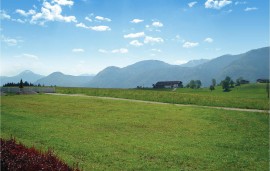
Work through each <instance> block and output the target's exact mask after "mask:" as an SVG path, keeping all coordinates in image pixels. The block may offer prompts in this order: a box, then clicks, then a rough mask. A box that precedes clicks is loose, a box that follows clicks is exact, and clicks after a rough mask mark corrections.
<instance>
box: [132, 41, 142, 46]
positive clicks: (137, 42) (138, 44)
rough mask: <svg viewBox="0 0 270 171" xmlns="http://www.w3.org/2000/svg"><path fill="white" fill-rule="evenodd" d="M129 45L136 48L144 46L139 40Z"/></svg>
mask: <svg viewBox="0 0 270 171" xmlns="http://www.w3.org/2000/svg"><path fill="white" fill-rule="evenodd" d="M129 44H130V45H133V46H136V47H139V46H143V43H141V42H139V41H138V40H132V41H131V42H129Z"/></svg>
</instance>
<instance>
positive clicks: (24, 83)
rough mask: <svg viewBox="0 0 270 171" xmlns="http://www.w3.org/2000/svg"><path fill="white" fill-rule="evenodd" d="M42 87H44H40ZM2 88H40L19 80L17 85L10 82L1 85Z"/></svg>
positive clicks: (38, 85)
mask: <svg viewBox="0 0 270 171" xmlns="http://www.w3.org/2000/svg"><path fill="white" fill-rule="evenodd" d="M42 86H43V87H44V85H42ZM3 87H19V88H23V87H41V85H40V84H37V85H36V84H33V83H30V82H27V81H24V82H23V80H22V79H21V81H20V82H18V83H13V82H10V83H6V84H4V85H3Z"/></svg>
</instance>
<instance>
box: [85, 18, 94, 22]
mask: <svg viewBox="0 0 270 171" xmlns="http://www.w3.org/2000/svg"><path fill="white" fill-rule="evenodd" d="M84 19H85V20H87V21H89V22H92V21H93V20H92V19H91V18H89V17H85V18H84Z"/></svg>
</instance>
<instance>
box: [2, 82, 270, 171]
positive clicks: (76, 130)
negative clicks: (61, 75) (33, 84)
mask: <svg viewBox="0 0 270 171" xmlns="http://www.w3.org/2000/svg"><path fill="white" fill-rule="evenodd" d="M248 89H251V88H250V87H249V88H248ZM57 91H58V92H62V93H85V94H88V95H98V96H112V97H123V96H124V95H123V94H121V92H122V91H124V93H130V95H133V97H132V98H135V99H137V98H140V97H141V96H142V95H145V99H143V100H151V99H150V98H151V95H154V94H158V93H157V92H158V91H153V92H152V91H150V90H117V89H116V90H113V91H110V92H109V90H107V89H104V90H102V89H79V88H78V89H75V88H74V89H72V88H58V89H57ZM186 91H191V90H188V89H187V90H184V89H179V90H177V91H176V92H168V91H159V92H160V93H161V94H158V95H156V96H154V97H152V98H154V99H155V98H157V100H154V101H165V102H167V101H166V99H169V98H165V97H166V95H165V94H166V93H167V96H173V97H174V98H175V99H176V97H178V96H180V98H179V99H182V98H183V97H184V95H185V96H187V97H188V98H190V99H192V98H195V97H196V98H199V97H203V98H209V97H211V98H213V99H220V98H221V100H220V101H221V102H216V104H215V105H220V104H224V105H230V104H232V102H231V101H229V102H222V100H229V99H230V97H231V99H234V98H236V99H238V100H239V101H241V102H246V101H244V99H245V98H246V99H248V100H247V102H249V101H250V103H248V105H247V108H253V107H254V106H256V104H254V106H251V103H252V102H253V103H255V102H263V103H267V102H266V101H267V99H266V98H265V97H264V96H263V92H261V94H260V93H259V94H257V93H255V94H256V96H255V95H254V96H251V97H248V95H246V94H245V92H244V90H241V91H243V92H237V91H235V90H233V91H232V92H229V93H231V94H233V95H232V96H229V95H227V94H222V93H220V92H218V91H216V90H215V91H213V92H207V93H206V92H203V91H206V90H198V92H195V90H194V92H186ZM260 91H263V90H254V92H260ZM95 93H96V94H95ZM109 93H111V95H110V94H109ZM117 93H119V94H120V95H118V96H116V95H117ZM163 93H165V94H163ZM209 93H211V96H210V95H209ZM108 94H109V95H108ZM187 94H188V95H187ZM159 97H164V99H162V100H161V99H159ZM124 98H125V96H124ZM141 98H142V97H141ZM213 99H208V100H213ZM200 100H201V99H197V101H200ZM252 100H254V101H252ZM191 101H192V100H191ZM201 101H204V100H201ZM205 101H206V100H205ZM213 101H215V100H213ZM168 102H170V103H172V102H179V103H180V101H177V100H175V101H168ZM186 103H188V100H186ZM203 104H204V103H203ZM239 104H240V103H239ZM239 104H238V105H239ZM205 105H206V104H205ZM257 106H259V105H258V104H257ZM236 107H239V106H236ZM242 107H245V106H242ZM257 108H259V109H266V108H267V107H266V104H265V106H263V105H262V106H260V107H257ZM268 124H269V115H268V113H253V112H239V111H226V110H221V109H209V108H201V107H180V106H175V105H172V104H165V105H161V104H149V103H138V102H129V101H118V100H109V99H99V98H95V97H87V96H84V97H70V96H52V95H46V94H41V95H9V96H2V97H1V137H2V138H5V139H7V138H9V137H10V136H11V135H12V136H14V137H16V139H17V140H18V141H20V142H22V143H24V144H26V145H27V146H33V145H34V146H35V147H37V148H39V149H42V150H46V149H48V148H53V149H54V151H55V153H56V154H57V155H58V156H60V158H62V159H63V160H64V161H66V162H67V163H69V164H70V165H72V164H73V163H78V164H79V167H80V168H82V169H83V170H178V171H179V170H185V171H188V170H237V171H238V170H268V169H269V153H268V150H269V126H268Z"/></svg>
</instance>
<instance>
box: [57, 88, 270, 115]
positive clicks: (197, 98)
mask: <svg viewBox="0 0 270 171" xmlns="http://www.w3.org/2000/svg"><path fill="white" fill-rule="evenodd" d="M265 87H266V86H265V84H248V85H241V86H238V87H235V88H233V89H232V90H231V91H230V92H223V91H222V89H221V87H220V86H217V87H216V90H214V91H212V92H211V91H210V90H209V89H208V88H201V89H195V90H194V89H190V88H179V89H177V90H176V91H171V89H164V90H155V89H150V90H144V89H98V88H62V87H57V88H56V91H57V92H58V93H66V94H86V95H91V96H108V97H117V98H126V99H138V100H146V101H157V102H166V103H177V104H195V105H203V106H221V107H235V108H247V109H262V110H268V109H269V99H268V98H267V94H266V88H265Z"/></svg>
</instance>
